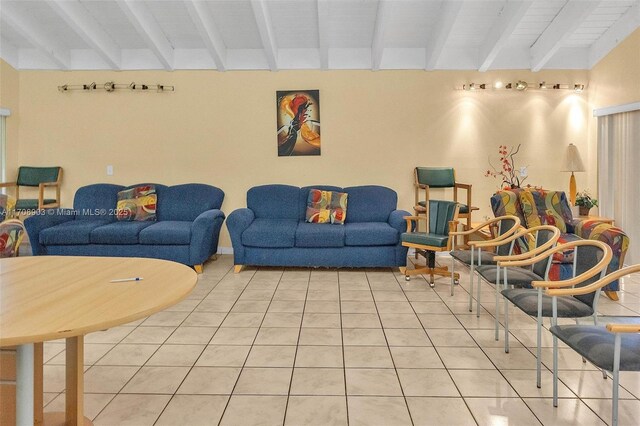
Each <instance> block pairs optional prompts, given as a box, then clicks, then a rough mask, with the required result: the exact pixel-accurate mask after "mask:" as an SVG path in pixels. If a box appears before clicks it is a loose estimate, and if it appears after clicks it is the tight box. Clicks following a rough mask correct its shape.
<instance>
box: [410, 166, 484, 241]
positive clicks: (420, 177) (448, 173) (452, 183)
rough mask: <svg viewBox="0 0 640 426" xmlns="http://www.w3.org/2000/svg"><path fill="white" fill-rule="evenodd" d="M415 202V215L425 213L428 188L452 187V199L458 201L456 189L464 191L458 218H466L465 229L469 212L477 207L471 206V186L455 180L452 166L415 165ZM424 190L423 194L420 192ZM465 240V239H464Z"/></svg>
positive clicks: (469, 215) (469, 227) (469, 225)
mask: <svg viewBox="0 0 640 426" xmlns="http://www.w3.org/2000/svg"><path fill="white" fill-rule="evenodd" d="M414 181H415V183H414V189H415V204H414V207H413V209H414V211H415V213H416V216H419V215H421V214H427V209H426V205H427V201H428V200H430V199H431V198H430V193H429V190H430V189H433V188H443V189H445V188H452V189H453V201H454V202H456V203H457V202H458V190H459V189H463V190H465V191H466V195H467V197H466V199H465V200H464V201H462V202H460V212H459V213H458V218H459V219H466V220H465V221H464V222H465V223H463V225H464V228H465V230H468V229H471V212H472V211H474V210H478V207H472V206H471V186H472V185H470V184H466V183H459V182H456V172H455V170H454V169H453V167H416V168H415V172H414ZM421 190H424V196H423V197H421V195H420V192H421ZM465 242H466V239H465Z"/></svg>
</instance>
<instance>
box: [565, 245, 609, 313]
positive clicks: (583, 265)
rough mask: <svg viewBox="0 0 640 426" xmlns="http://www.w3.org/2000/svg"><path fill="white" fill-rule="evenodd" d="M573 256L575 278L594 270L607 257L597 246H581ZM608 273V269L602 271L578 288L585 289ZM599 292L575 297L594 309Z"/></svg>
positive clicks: (578, 285)
mask: <svg viewBox="0 0 640 426" xmlns="http://www.w3.org/2000/svg"><path fill="white" fill-rule="evenodd" d="M574 250H575V251H574V254H573V256H574V257H573V267H574V271H575V273H574V276H578V275H580V274H582V273H584V272H586V271H588V270H589V269H591V268H593V267H594V266H595V265H596V264H597V263H598V262H599V261H600V260H601V259H602V257H603V256H604V255H605V252H604V250H602V248H600V247H598V246H596V245H581V246H578V247H576V248H575V249H574ZM606 273H607V268H604V269H603V270H602V273H600V274H596V275H595V276H593V277H591V278H589V279H587V280H584V281H583V282H581V283H580V284H577V285H576V287H584V286H585V285H589V284H591V283H594V282H596V281H598V280H599V279H601V278H603V277H604V276H605V275H606ZM598 293H599V290H598V291H594V292H592V293H588V294H581V295H576V296H573V297H575V298H576V299H578V300H580V301H581V302H583V303H585V304H587V305H589V306H591V307H593V302H594V300H595V297H596V294H598Z"/></svg>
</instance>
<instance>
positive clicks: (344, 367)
mask: <svg viewBox="0 0 640 426" xmlns="http://www.w3.org/2000/svg"><path fill="white" fill-rule="evenodd" d="M336 275H337V277H338V305H339V310H340V341H341V343H342V348H341V349H342V377H343V378H344V405H345V411H346V415H347V426H349V392H348V391H347V361H346V359H345V355H344V328H343V322H342V286H341V285H340V272H339V271H337V272H336ZM372 297H373V296H372Z"/></svg>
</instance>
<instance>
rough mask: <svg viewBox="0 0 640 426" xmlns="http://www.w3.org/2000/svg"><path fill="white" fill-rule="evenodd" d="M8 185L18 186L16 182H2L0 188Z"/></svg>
mask: <svg viewBox="0 0 640 426" xmlns="http://www.w3.org/2000/svg"><path fill="white" fill-rule="evenodd" d="M10 186H18V182H2V183H0V188H9V187H10Z"/></svg>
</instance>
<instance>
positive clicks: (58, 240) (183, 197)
mask: <svg viewBox="0 0 640 426" xmlns="http://www.w3.org/2000/svg"><path fill="white" fill-rule="evenodd" d="M140 185H141V184H138V185H132V186H129V187H124V186H120V185H111V184H95V185H88V186H84V187H82V188H80V189H78V191H76V194H75V197H74V200H73V209H57V210H52V209H50V210H46V211H41V212H39V213H41V214H37V215H35V216H31V217H29V218H27V219H26V220H25V227H26V228H27V233H28V235H29V240H30V242H31V247H32V250H33V254H34V255H72V256H123V257H151V258H157V259H165V260H173V261H175V262H179V263H183V264H185V265H189V266H194V267H195V269H196V271H198V272H201V271H202V263H203V262H205V261H206V260H207V259H208V258H209V257H211V256H212V255H213V254H215V253H216V251H217V249H218V237H219V235H220V228H221V227H222V222H223V221H224V218H225V216H224V213H222V212H221V211H220V207H221V206H222V201H223V200H224V192H222V190H220V189H218V188H216V187H214V186H210V185H203V184H194V183H190V184H185V185H176V186H164V185H158V184H155V186H156V193H157V196H158V200H157V206H156V215H157V221H130V222H129V221H117V220H116V216H115V210H116V204H117V195H118V192H119V191H122V190H124V189H128V188H133V187H135V186H140Z"/></svg>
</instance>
